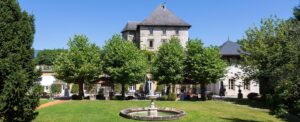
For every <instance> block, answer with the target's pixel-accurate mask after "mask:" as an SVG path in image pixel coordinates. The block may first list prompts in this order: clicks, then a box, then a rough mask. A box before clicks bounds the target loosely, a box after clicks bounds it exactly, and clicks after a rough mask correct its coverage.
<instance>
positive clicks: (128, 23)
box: [122, 22, 140, 32]
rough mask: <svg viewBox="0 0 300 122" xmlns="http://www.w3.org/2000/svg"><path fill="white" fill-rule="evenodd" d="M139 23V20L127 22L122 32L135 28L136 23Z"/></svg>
mask: <svg viewBox="0 0 300 122" xmlns="http://www.w3.org/2000/svg"><path fill="white" fill-rule="evenodd" d="M139 23H140V22H127V24H126V25H125V27H124V28H123V30H122V32H124V31H135V30H136V29H137V25H138V24H139Z"/></svg>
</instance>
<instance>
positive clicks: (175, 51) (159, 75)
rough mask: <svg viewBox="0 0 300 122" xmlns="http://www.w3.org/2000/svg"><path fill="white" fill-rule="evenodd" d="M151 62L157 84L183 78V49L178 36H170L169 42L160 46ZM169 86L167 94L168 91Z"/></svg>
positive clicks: (173, 82)
mask: <svg viewBox="0 0 300 122" xmlns="http://www.w3.org/2000/svg"><path fill="white" fill-rule="evenodd" d="M156 55H157V56H156V58H155V61H154V63H153V65H154V66H153V67H154V68H153V78H154V80H157V81H158V83H159V84H167V85H171V84H176V83H180V82H181V81H182V80H183V74H184V72H183V68H184V64H183V61H184V57H185V54H184V49H183V47H182V46H181V45H180V43H179V40H178V38H175V37H173V38H171V40H170V41H169V43H165V44H163V45H161V46H160V48H159V50H158V52H157V54H156ZM169 91H170V90H169V88H168V90H167V94H168V93H169Z"/></svg>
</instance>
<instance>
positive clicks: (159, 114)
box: [120, 85, 186, 121]
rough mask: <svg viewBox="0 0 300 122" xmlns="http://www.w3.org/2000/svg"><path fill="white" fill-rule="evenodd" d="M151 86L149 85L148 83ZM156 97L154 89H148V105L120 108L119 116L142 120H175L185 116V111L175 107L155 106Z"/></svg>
mask: <svg viewBox="0 0 300 122" xmlns="http://www.w3.org/2000/svg"><path fill="white" fill-rule="evenodd" d="M150 86H151V85H150ZM156 98H157V96H156V95H154V91H153V90H152V91H150V92H149V95H148V99H149V100H151V102H150V106H149V107H144V108H128V109H124V110H121V112H120V116H122V117H125V118H127V119H134V120H142V121H163V120H175V119H180V118H182V117H183V116H185V114H186V113H185V112H184V111H182V110H177V109H175V108H167V107H166V108H157V107H156V106H155V104H154V100H155V99H156Z"/></svg>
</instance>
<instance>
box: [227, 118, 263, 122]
mask: <svg viewBox="0 0 300 122" xmlns="http://www.w3.org/2000/svg"><path fill="white" fill-rule="evenodd" d="M221 119H224V120H226V121H231V122H262V121H255V120H244V119H240V118H222V117H221Z"/></svg>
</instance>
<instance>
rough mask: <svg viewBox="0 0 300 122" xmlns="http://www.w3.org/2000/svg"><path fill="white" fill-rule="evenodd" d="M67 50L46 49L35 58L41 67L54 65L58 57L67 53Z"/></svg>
mask: <svg viewBox="0 0 300 122" xmlns="http://www.w3.org/2000/svg"><path fill="white" fill-rule="evenodd" d="M65 51H66V50H65V49H53V50H49V49H45V50H41V51H39V52H38V54H37V57H36V58H35V61H36V62H37V64H39V65H50V66H51V65H53V62H54V60H55V58H56V57H57V56H59V55H60V53H62V52H65Z"/></svg>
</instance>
